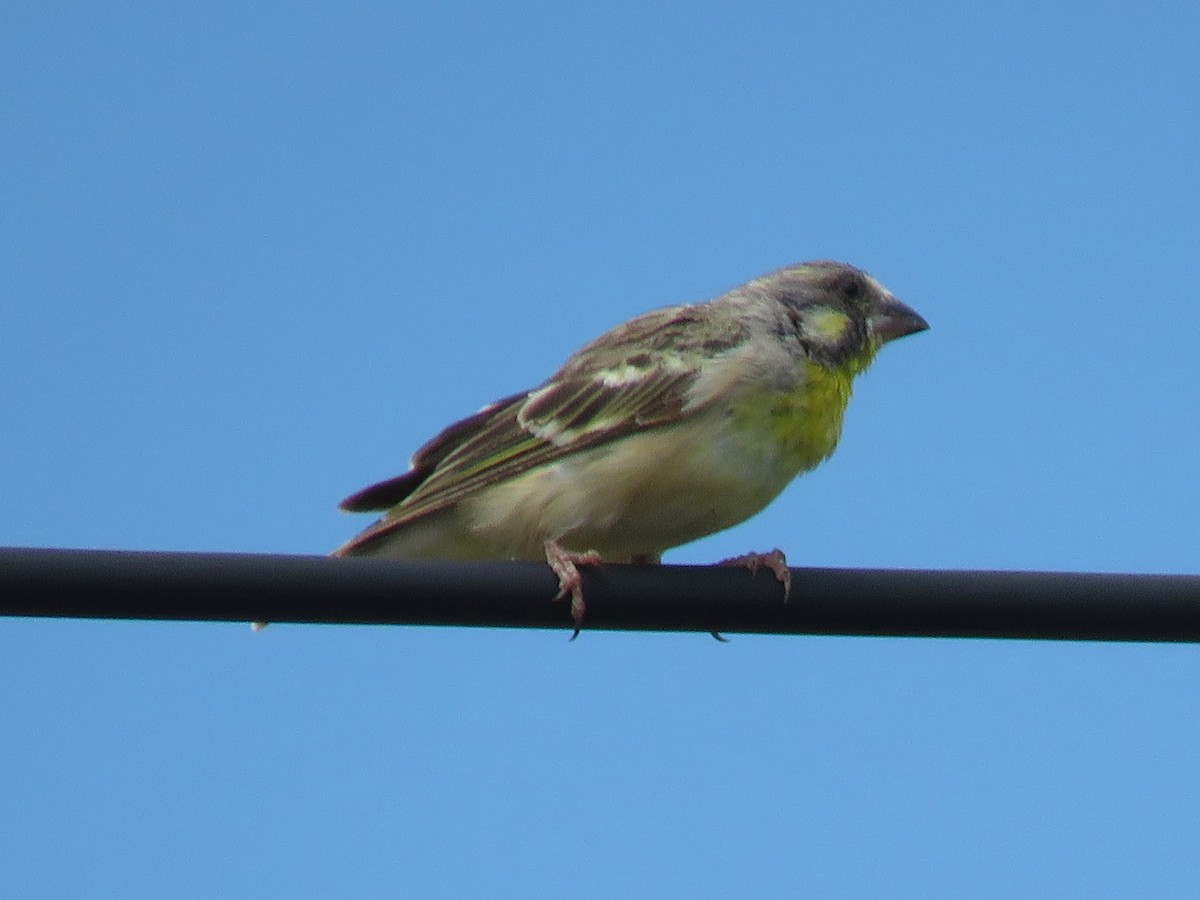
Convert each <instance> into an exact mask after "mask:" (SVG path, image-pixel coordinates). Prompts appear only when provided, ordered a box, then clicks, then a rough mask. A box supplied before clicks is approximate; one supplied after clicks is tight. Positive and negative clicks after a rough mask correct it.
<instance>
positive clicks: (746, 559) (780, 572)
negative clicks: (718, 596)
mask: <svg viewBox="0 0 1200 900" xmlns="http://www.w3.org/2000/svg"><path fill="white" fill-rule="evenodd" d="M717 565H718V566H745V567H746V568H747V569H749V570H750V574H751V575H753V574H754V573H755V572H757V571H758V570H759V569H770V570H771V571H772V572H773V573H774V574H775V577H776V578H777V579H778V580H779V583H780V584H782V585H783V602H784V603H787V602H788V597H790V596H791V595H792V570H791V569H789V568H788V564H787V557H786V556H784V555H783V551H782V550H780V549H779V548H778V547H777V548H775V549H774V550H772V551H770V552H769V553H743V554H742V555H741V556H732V557H730V558H729V559H723V560H721V561H720V562H719V563H717Z"/></svg>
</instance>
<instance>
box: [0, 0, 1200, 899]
mask: <svg viewBox="0 0 1200 900" xmlns="http://www.w3.org/2000/svg"><path fill="white" fill-rule="evenodd" d="M647 6H648V5H647V4H624V3H608V4H595V5H581V4H560V3H522V4H477V5H471V4H461V3H440V4H433V3H427V4H423V3H414V4H389V3H361V4H345V3H341V4H328V5H318V4H297V5H284V4H279V5H272V4H262V3H253V2H251V3H220V2H217V3H204V4H183V5H179V4H175V5H168V4H142V3H133V4H122V5H120V8H119V9H118V8H117V7H116V6H114V5H112V4H99V5H96V4H82V3H78V4H72V3H54V2H41V3H29V2H14V3H9V4H7V5H6V7H5V10H4V12H3V13H2V14H0V83H2V84H3V93H2V98H0V417H2V420H3V435H4V437H3V439H2V440H0V508H2V510H3V511H2V514H0V544H3V545H28V546H52V547H98V548H127V549H163V550H223V551H224V550H228V551H263V552H281V553H322V552H325V551H326V550H328V549H330V548H331V547H333V546H335V545H336V544H338V543H340V542H341V541H343V540H344V539H346V538H347V537H349V536H350V535H351V534H353V533H354V532H355V531H356V530H357V529H358V528H359V527H362V526H363V525H365V524H366V523H367V521H369V519H364V518H350V517H346V516H343V515H340V514H338V513H337V512H336V511H335V504H336V503H337V501H338V500H340V499H341V498H342V497H343V496H345V495H346V494H348V493H350V492H352V491H354V490H356V489H358V488H360V487H362V486H363V485H365V484H367V483H369V482H372V481H375V480H378V479H381V478H384V477H387V476H390V475H393V474H396V473H398V472H399V471H401V470H403V468H404V467H405V465H406V462H407V459H408V456H409V454H410V453H411V451H412V450H413V449H414V448H415V447H417V446H418V445H419V444H420V443H422V442H423V441H424V440H425V439H426V438H428V437H429V436H430V435H431V434H433V433H434V432H436V431H437V430H438V429H439V428H441V427H442V426H443V425H445V424H447V423H448V422H450V421H451V420H453V419H455V418H458V417H461V416H462V415H465V414H467V413H469V412H471V411H473V410H475V409H476V408H478V407H479V406H480V405H482V404H483V403H485V402H486V401H489V400H491V399H494V398H496V397H499V396H503V395H505V394H507V393H511V392H513V391H515V390H519V389H522V388H527V387H530V386H532V385H534V384H536V383H538V382H540V381H541V380H542V379H543V378H544V377H545V376H546V375H548V374H549V373H550V372H551V371H552V370H553V369H554V368H555V367H556V366H557V365H558V364H559V363H560V362H561V361H562V360H563V359H564V358H565V357H566V356H567V355H568V354H569V353H570V352H571V351H572V350H573V349H575V348H576V347H577V346H578V345H579V344H581V343H583V342H584V341H585V340H588V339H590V338H591V337H593V336H594V335H596V334H598V333H599V332H601V331H603V330H604V329H606V328H608V327H610V326H612V325H614V324H616V323H618V322H620V321H622V320H623V319H626V318H628V317H630V316H632V315H634V314H636V313H639V312H642V311H644V310H646V309H649V308H652V307H655V306H661V305H665V304H668V303H673V302H683V301H690V300H699V299H704V298H707V297H710V296H713V295H715V294H717V293H720V292H722V291H724V290H726V289H728V288H730V287H732V286H734V285H736V284H739V283H740V282H742V281H744V280H746V279H748V278H750V277H753V276H755V275H757V274H759V273H761V272H764V271H766V270H769V269H772V268H775V267H777V266H780V265H783V264H787V263H791V262H795V261H798V260H802V259H812V258H820V257H832V258H836V259H843V260H846V261H849V262H852V263H854V264H856V265H859V266H861V267H864V268H866V269H868V270H870V271H871V272H872V274H874V275H875V276H876V277H878V278H879V279H880V280H881V281H882V282H883V283H884V284H885V285H887V286H888V287H889V288H890V289H891V290H892V291H893V292H895V293H896V294H897V295H898V296H899V297H901V298H902V299H904V300H905V301H907V302H908V303H910V304H911V305H912V306H913V307H914V308H916V309H917V310H918V311H920V312H921V313H922V314H923V315H924V316H925V317H926V318H927V319H928V320H929V321H930V323H931V324H932V330H931V331H929V332H927V333H925V334H921V335H918V336H915V337H912V338H908V339H905V340H903V341H900V342H897V343H896V344H894V345H889V346H888V347H887V348H886V349H885V350H884V351H883V352H882V353H881V354H880V357H879V359H878V360H877V362H876V364H875V366H874V368H873V369H872V370H871V371H870V372H869V373H868V374H866V375H865V376H864V377H863V378H862V379H860V381H859V383H858V386H857V392H856V396H855V399H854V401H853V403H852V404H851V407H850V410H849V413H848V416H847V422H846V429H845V434H844V439H843V441H842V445H841V447H840V449H839V451H838V452H837V454H836V455H835V456H834V457H833V459H832V460H831V461H829V462H828V463H826V464H825V465H824V466H822V467H821V468H820V469H819V470H817V471H816V472H814V473H811V474H809V475H807V476H805V477H803V478H801V479H799V480H798V481H797V482H795V483H794V484H793V485H792V486H791V487H790V488H789V489H788V490H787V491H786V492H785V493H784V494H783V495H782V496H781V497H780V498H779V499H778V500H777V501H776V502H775V503H774V504H773V505H772V506H771V507H770V508H769V509H768V510H766V511H765V512H763V513H762V514H761V515H759V516H758V517H756V518H755V519H753V520H752V521H750V522H748V523H746V524H745V525H743V526H741V527H739V528H736V529H734V530H731V531H729V532H726V533H723V534H720V535H716V536H714V537H711V538H709V539H706V540H704V541H700V542H697V543H695V544H692V545H689V546H686V547H683V548H680V549H678V550H676V551H674V552H672V553H670V554H668V557H667V560H668V561H675V562H688V563H700V562H708V561H712V560H716V559H720V558H722V557H726V556H730V555H734V554H737V553H742V552H745V551H747V550H750V549H760V550H761V549H767V548H769V547H773V546H780V547H782V548H784V549H785V550H786V551H787V553H788V555H789V558H790V560H791V561H792V563H793V564H795V565H804V564H809V565H818V566H869V567H876V566H883V567H919V568H1004V569H1058V570H1084V571H1101V572H1103V571H1114V572H1167V573H1175V572H1178V573H1182V572H1195V571H1197V570H1200V520H1198V516H1200V513H1198V512H1197V510H1198V509H1200V473H1198V470H1197V465H1196V461H1197V446H1198V444H1200V415H1197V404H1196V386H1197V384H1198V383H1200V355H1198V354H1197V353H1196V339H1197V335H1198V334H1200V296H1198V293H1197V283H1198V282H1197V273H1196V263H1197V259H1198V252H1197V251H1198V249H1200V203H1198V198H1200V163H1198V162H1197V159H1198V155H1197V149H1196V148H1197V146H1198V145H1200V116H1198V110H1200V77H1197V72H1196V58H1195V48H1196V46H1197V44H1198V42H1200V19H1198V16H1200V13H1197V11H1196V7H1195V5H1194V4H1184V3H1177V4H1171V3H1152V4H1148V5H1147V4H1142V5H1140V6H1136V5H1133V4H1113V3H1105V4H1086V5H1085V4H1051V5H1050V6H1051V8H1047V6H1046V5H1045V4H1033V3H1021V2H1017V3H1011V4H1003V5H997V6H995V7H993V8H987V7H981V6H979V5H972V4H961V3H950V2H947V3H941V4H938V3H927V4H917V5H912V4H882V3H880V4H871V3H846V2H838V3H813V4H790V3H767V4H760V5H757V6H754V7H750V6H748V5H747V4H742V3H727V4H720V3H717V4H706V3H692V4H656V5H649V6H650V7H651V8H647ZM1198 712H1200V648H1197V647H1193V646H1165V645H1160V646H1154V645H1147V646H1136V645H1102V644H1096V643H1080V644H1067V643H1036V642H1021V641H981V640H913V639H850V638H783V637H751V636H740V635H737V636H734V637H733V640H732V641H731V642H730V643H729V644H718V643H717V642H715V641H713V640H711V639H710V638H708V637H707V636H703V635H700V636H696V635H661V634H617V633H603V632H594V633H586V634H584V635H583V637H582V638H581V639H580V640H578V641H575V642H574V643H568V642H567V641H566V633H565V632H564V633H558V632H553V631H514V630H499V629H497V630H484V629H479V630H472V629H459V630H453V629H434V628H383V627H332V626H325V627H317V626H276V627H272V628H270V629H268V630H267V631H265V632H263V633H262V634H257V635H256V634H253V633H252V632H251V631H250V629H249V628H248V627H247V626H245V625H242V624H193V623H157V622H102V621H69V620H63V621H50V620H20V619H7V620H0V846H2V847H3V852H2V853H0V893H3V894H4V895H5V896H12V897H17V896H21V897H52V898H58V897H81V896H89V897H122V898H138V897H156V898H157V897H164V896H170V897H189V898H190V897H216V896H221V897H266V896H278V897H285V896H286V897H329V896H347V897H349V896H362V897H365V896H393V897H452V896H453V897H463V896H468V897H469V896H475V897H522V898H527V897H556V898H561V897H581V898H590V897H597V898H599V897H614V896H683V897H690V898H706V897H730V896H761V897H794V896H812V897H835V896H848V897H880V896H887V897H906V896H912V897H929V896H973V897H1028V896H1055V897H1099V896H1114V897H1116V896H1146V897H1150V896H1184V895H1189V894H1190V895H1194V894H1195V893H1196V892H1197V890H1200V862H1198V857H1197V853H1196V847H1197V844H1198V841H1200V715H1198Z"/></svg>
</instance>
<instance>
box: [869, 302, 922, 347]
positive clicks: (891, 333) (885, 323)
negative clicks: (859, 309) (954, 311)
mask: <svg viewBox="0 0 1200 900" xmlns="http://www.w3.org/2000/svg"><path fill="white" fill-rule="evenodd" d="M868 321H869V323H870V326H871V333H872V334H873V335H875V339H876V340H877V341H879V343H880V344H886V343H887V342H888V341H894V340H895V339H896V338H901V337H904V336H905V335H906V334H916V333H917V332H918V331H925V330H926V329H927V328H929V323H928V322H926V321H925V320H924V319H922V318H921V317H920V316H919V315H917V311H916V310H915V309H913V308H912V307H910V306H908V305H907V304H904V303H901V302H900V301H899V300H897V299H896V298H895V297H893V296H892V295H891V294H888V295H887V296H886V297H884V299H883V302H882V303H880V304H879V306H878V307H877V308H876V310H875V311H874V312H873V313H871V316H870V319H869V320H868Z"/></svg>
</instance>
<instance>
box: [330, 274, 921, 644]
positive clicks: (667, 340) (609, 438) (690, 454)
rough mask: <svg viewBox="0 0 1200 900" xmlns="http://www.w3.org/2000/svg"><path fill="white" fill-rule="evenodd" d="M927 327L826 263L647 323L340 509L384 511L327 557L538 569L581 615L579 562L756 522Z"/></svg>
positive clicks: (873, 285)
mask: <svg viewBox="0 0 1200 900" xmlns="http://www.w3.org/2000/svg"><path fill="white" fill-rule="evenodd" d="M927 327H928V326H927V325H926V323H925V321H924V320H923V319H922V318H921V317H920V316H918V315H917V314H916V313H915V312H913V311H912V310H911V309H909V308H908V307H907V306H905V305H904V304H902V303H900V302H899V301H898V300H896V299H895V298H894V297H893V296H892V295H891V294H889V293H888V292H887V291H886V290H884V288H883V287H882V286H880V285H879V283H878V282H876V281H875V280H874V279H872V278H871V277H870V276H868V275H866V274H865V273H864V272H862V271H860V270H858V269H855V268H853V267H852V266H848V265H845V264H842V263H834V262H813V263H803V264H800V265H796V266H790V267H788V268H784V269H780V270H778V271H775V272H772V273H770V274H767V275H764V276H762V277H761V278H757V279H754V280H753V281H750V282H748V283H747V284H744V285H742V286H741V287H739V288H736V289H734V290H732V291H730V292H728V293H726V294H723V295H721V296H720V297H717V298H716V299H714V300H711V301H708V302H707V303H697V304H690V305H683V306H671V307H666V308H664V309H659V310H655V311H653V312H648V313H646V314H644V315H641V316H638V317H637V318H634V319H631V320H630V321H628V322H625V323H624V324H622V325H618V326H617V327H616V328H614V329H612V330H611V331H608V332H606V333H605V334H603V335H601V336H600V337H598V338H596V339H595V340H594V341H592V342H591V343H589V344H587V345H586V346H584V347H583V348H581V349H580V350H579V351H577V352H576V353H575V354H574V355H573V356H571V357H570V358H569V359H568V360H567V361H566V363H565V364H564V365H563V367H562V368H561V369H559V370H558V371H557V372H556V373H554V375H552V376H551V377H550V378H549V379H548V380H547V381H546V382H544V383H543V384H542V385H540V386H539V387H537V388H534V389H533V390H531V391H527V392H524V393H519V394H514V395H512V396H509V397H506V398H504V399H503V400H499V401H497V402H496V403H493V404H491V405H490V406H487V407H485V408H484V409H483V410H481V411H480V412H478V413H476V414H475V415H473V416H470V417H468V418H466V419H463V420H462V421H460V422H457V423H455V424H453V425H451V426H450V427H448V428H446V429H445V430H444V431H442V432H441V433H440V434H439V435H437V436H436V437H435V438H433V440H431V441H430V442H429V443H427V444H425V446H423V447H421V448H420V449H419V450H418V451H417V452H416V454H415V455H414V456H413V458H412V462H411V467H410V469H409V471H407V472H405V473H404V474H403V475H400V476H399V477H397V478H393V479H391V480H389V481H384V482H381V483H379V484H376V485H373V486H371V487H368V488H366V489H364V490H362V491H360V492H358V493H357V494H354V495H353V496H351V497H349V498H347V499H346V500H345V501H343V503H342V504H341V508H342V509H345V510H348V511H352V512H362V511H372V510H379V511H384V516H383V518H382V519H380V520H379V521H378V522H376V523H375V524H374V525H372V526H370V527H369V528H367V529H366V530H365V531H363V532H362V533H361V534H359V535H358V536H356V537H355V538H353V539H352V540H351V541H349V542H348V543H346V544H345V545H343V546H342V547H340V548H338V549H337V550H336V551H334V553H335V554H336V555H340V556H351V555H354V556H358V555H374V556H386V557H397V558H435V559H437V558H440V559H489V558H491V559H495V558H501V559H547V560H548V561H550V563H551V565H552V566H554V567H555V571H556V572H558V574H559V576H560V580H561V581H562V585H563V592H564V594H567V593H569V594H571V595H572V596H573V603H572V609H573V612H574V613H575V616H576V621H577V622H578V621H579V619H580V617H581V616H582V612H583V602H582V594H581V592H580V590H579V578H578V573H577V572H576V571H575V569H574V563H575V562H591V561H594V559H595V557H587V558H584V555H585V554H587V553H588V552H589V551H595V552H597V553H598V554H599V557H601V558H603V559H604V560H607V561H610V562H629V561H657V560H658V559H659V557H660V556H661V554H662V553H663V551H665V550H667V549H669V548H670V547H674V546H677V545H679V544H683V543H686V542H688V541H691V540H695V539H696V538H699V537H702V536H704V535H707V534H711V533H713V532H715V531H720V530H722V529H724V528H728V527H730V526H731V525H735V524H737V523H738V522H741V521H742V520H744V519H746V518H748V517H749V516H751V515H753V514H754V513H756V512H758V511H759V510H760V509H762V508H763V507H764V506H765V505H766V504H767V503H769V502H770V501H771V500H772V499H773V498H774V497H775V496H776V495H777V494H778V493H779V492H780V491H781V490H782V489H783V488H784V486H785V485H786V484H787V483H788V482H789V481H791V479H792V478H794V477H795V476H796V475H798V474H800V473H801V472H804V471H807V470H808V469H811V468H813V467H814V466H816V465H817V464H818V463H819V462H820V461H821V460H823V459H825V458H826V457H827V456H828V455H829V454H830V453H832V452H833V449H834V447H835V446H836V445H837V440H838V437H839V435H840V433H841V427H842V415H843V412H844V410H845V408H846V403H847V402H848V401H849V398H850V391H851V383H852V381H853V379H854V376H855V375H857V374H858V373H860V372H861V371H863V370H864V369H865V368H866V367H867V366H868V365H870V363H871V360H872V359H873V357H874V355H875V351H876V350H877V349H878V348H879V347H880V346H881V345H882V344H883V343H885V342H887V341H889V340H892V339H893V338H896V337H901V336H903V335H906V334H911V333H913V332H915V331H921V330H923V329H925V328H927Z"/></svg>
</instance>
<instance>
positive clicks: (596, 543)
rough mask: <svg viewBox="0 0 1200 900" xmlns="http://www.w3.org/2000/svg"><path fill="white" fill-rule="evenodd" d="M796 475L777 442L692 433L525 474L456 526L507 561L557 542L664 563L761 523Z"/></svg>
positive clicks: (724, 432)
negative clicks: (752, 521)
mask: <svg viewBox="0 0 1200 900" xmlns="http://www.w3.org/2000/svg"><path fill="white" fill-rule="evenodd" d="M797 472H798V467H797V465H796V464H795V463H794V461H790V460H788V459H785V458H784V457H783V456H782V455H781V454H780V452H779V449H778V447H777V446H775V445H774V444H773V443H772V442H770V441H754V442H750V441H747V440H745V439H743V438H742V437H739V436H738V435H737V434H735V432H734V429H732V428H728V429H726V428H724V427H717V428H714V427H713V422H712V421H709V422H707V423H693V424H689V425H687V426H682V427H677V428H674V429H664V430H657V431H649V432H644V433H642V434H639V435H634V436H631V437H629V438H625V439H623V440H621V441H618V442H615V443H613V444H611V445H606V446H603V447H598V448H594V449H592V450H588V451H585V452H583V453H580V454H578V455H576V456H573V457H571V458H570V459H567V460H563V461H560V462H558V463H554V464H551V465H549V466H543V467H541V468H539V469H535V470H533V471H531V472H527V473H525V474H524V475H522V476H520V477H518V478H515V479H513V480H512V481H510V482H507V483H505V484H502V485H497V486H496V487H493V488H490V489H488V490H487V491H486V492H484V493H482V494H481V495H480V497H479V498H477V499H474V500H471V501H467V502H465V503H463V504H462V505H461V508H460V510H459V517H460V519H461V521H462V522H463V523H464V524H468V523H469V524H468V527H469V529H470V531H471V532H472V534H473V536H474V538H475V539H477V540H479V541H481V542H482V543H485V544H487V545H489V546H492V547H494V548H496V550H497V551H498V552H497V555H501V556H507V557H511V558H527V559H539V558H541V557H542V555H543V553H544V551H543V543H544V542H545V541H546V540H557V541H559V542H560V543H562V544H563V546H565V547H567V548H568V549H570V550H575V551H579V552H582V551H586V550H597V551H599V553H600V554H601V555H602V556H604V557H605V558H606V559H610V560H612V561H614V562H616V561H621V560H628V559H631V558H634V557H657V556H658V555H659V554H661V553H662V552H663V551H664V550H666V549H668V548H670V547H675V546H678V545H679V544H685V543H687V542H689V541H693V540H695V539H697V538H700V537H703V536H705V535H707V534H712V533H713V532H716V531H721V530H722V529H725V528H729V527H730V526H732V525H736V524H738V523H739V522H741V521H743V520H745V519H747V518H749V517H750V516H752V515H754V514H755V513H757V512H758V511H759V510H761V509H762V508H763V507H764V506H766V505H767V504H768V503H769V502H770V501H771V500H773V499H774V498H775V497H776V496H777V495H778V494H779V492H780V491H782V490H783V488H784V487H785V486H786V485H787V483H788V482H789V481H791V479H792V478H793V477H794V476H795V475H796V474H797Z"/></svg>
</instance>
